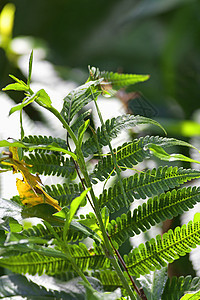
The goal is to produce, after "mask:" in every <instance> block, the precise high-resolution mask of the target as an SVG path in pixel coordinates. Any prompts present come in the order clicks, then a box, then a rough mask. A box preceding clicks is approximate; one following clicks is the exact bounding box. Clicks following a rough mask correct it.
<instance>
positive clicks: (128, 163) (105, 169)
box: [91, 135, 190, 183]
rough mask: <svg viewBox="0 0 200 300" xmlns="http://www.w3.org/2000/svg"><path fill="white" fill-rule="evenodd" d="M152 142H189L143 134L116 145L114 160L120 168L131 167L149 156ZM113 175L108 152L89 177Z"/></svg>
mask: <svg viewBox="0 0 200 300" xmlns="http://www.w3.org/2000/svg"><path fill="white" fill-rule="evenodd" d="M152 144H154V145H159V146H160V147H163V148H168V147H172V146H177V145H179V146H190V144H188V143H185V142H181V141H179V140H176V139H171V138H170V139H169V138H163V137H159V136H148V135H147V136H145V137H141V138H139V139H134V140H133V142H130V143H124V144H123V145H122V146H120V147H118V148H117V150H114V152H115V153H116V154H115V155H116V160H117V164H118V165H119V167H122V168H124V167H125V168H132V167H133V165H136V164H138V163H139V162H142V161H143V160H144V159H147V158H150V157H151V156H152V155H153V153H151V152H150V150H149V148H148V147H150V146H151V145H152ZM110 174H111V175H112V176H113V175H115V170H114V163H113V159H112V157H111V155H110V154H108V155H107V156H106V157H103V158H102V160H100V161H99V163H98V164H97V165H96V166H95V169H94V171H93V174H91V178H92V179H93V183H96V182H97V181H96V180H95V178H98V179H99V180H100V181H104V180H105V179H107V178H108V176H110Z"/></svg>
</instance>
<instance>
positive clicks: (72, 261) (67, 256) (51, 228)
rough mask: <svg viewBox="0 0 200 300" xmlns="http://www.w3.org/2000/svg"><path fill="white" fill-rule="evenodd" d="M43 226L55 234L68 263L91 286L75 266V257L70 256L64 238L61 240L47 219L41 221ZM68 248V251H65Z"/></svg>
mask: <svg viewBox="0 0 200 300" xmlns="http://www.w3.org/2000/svg"><path fill="white" fill-rule="evenodd" d="M43 222H44V224H45V226H46V227H47V229H49V231H50V232H51V233H52V234H53V235H54V236H55V238H56V240H57V241H58V243H59V244H60V246H61V248H62V250H63V253H64V254H65V255H66V258H67V259H68V260H69V261H70V263H71V264H72V267H73V269H74V271H75V272H77V274H78V275H79V276H80V277H81V278H82V279H83V281H84V282H85V283H86V284H88V285H89V286H91V284H90V282H89V281H88V279H87V278H86V276H85V275H84V274H83V272H82V271H81V270H80V268H79V267H78V266H77V264H76V262H75V259H74V258H73V257H72V256H71V254H70V253H69V250H68V245H67V243H66V240H65V241H64V243H63V241H62V240H61V239H60V237H59V236H58V234H57V233H56V231H55V230H54V228H53V227H52V226H51V225H50V224H49V223H48V222H47V221H43ZM67 250H68V251H67Z"/></svg>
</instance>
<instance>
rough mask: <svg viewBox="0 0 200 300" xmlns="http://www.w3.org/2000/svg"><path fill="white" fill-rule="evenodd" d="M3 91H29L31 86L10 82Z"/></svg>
mask: <svg viewBox="0 0 200 300" xmlns="http://www.w3.org/2000/svg"><path fill="white" fill-rule="evenodd" d="M2 91H24V92H29V87H28V86H27V85H22V84H20V83H11V84H8V85H7V86H6V87H5V88H3V89H2Z"/></svg>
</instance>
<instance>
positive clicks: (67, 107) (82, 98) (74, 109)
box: [61, 80, 101, 124]
mask: <svg viewBox="0 0 200 300" xmlns="http://www.w3.org/2000/svg"><path fill="white" fill-rule="evenodd" d="M100 81H101V80H95V81H90V82H87V83H85V84H84V85H81V86H79V87H78V88H76V89H74V90H73V91H72V92H70V93H69V94H68V95H67V96H66V97H65V98H64V104H63V108H62V111H61V114H62V116H63V117H64V119H65V120H66V122H67V123H68V124H69V123H70V122H71V120H72V119H73V117H74V116H75V115H76V114H77V113H78V112H79V111H80V110H81V109H82V108H83V107H84V106H85V105H86V104H88V103H89V102H91V101H93V100H94V99H95V98H96V97H97V96H99V95H100V94H101V92H100V91H97V90H96V89H95V86H97V85H99V83H100Z"/></svg>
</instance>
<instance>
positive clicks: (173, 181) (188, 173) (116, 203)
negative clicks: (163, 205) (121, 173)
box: [99, 166, 200, 212]
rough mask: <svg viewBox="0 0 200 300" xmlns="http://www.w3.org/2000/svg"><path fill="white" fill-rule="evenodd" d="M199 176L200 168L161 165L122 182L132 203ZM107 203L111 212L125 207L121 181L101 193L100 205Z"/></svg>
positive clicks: (129, 201) (128, 199)
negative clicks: (199, 169)
mask: <svg viewBox="0 0 200 300" xmlns="http://www.w3.org/2000/svg"><path fill="white" fill-rule="evenodd" d="M197 178H200V171H198V170H192V169H183V168H178V167H172V166H171V167H168V166H164V167H162V166H160V167H158V169H156V168H154V169H152V170H147V171H146V172H142V173H140V174H138V173H136V174H135V175H133V176H130V177H128V178H124V179H123V180H122V184H123V187H124V192H125V193H126V195H127V201H128V203H132V202H133V201H134V199H141V198H142V199H145V198H147V197H152V196H153V195H157V194H159V193H162V192H165V191H167V190H169V189H172V188H175V187H178V186H180V185H181V184H183V183H185V182H187V181H190V180H193V179H197ZM105 205H106V206H107V207H108V208H109V210H110V211H111V212H113V211H114V210H118V209H120V208H122V207H124V205H125V203H124V197H123V193H122V192H121V189H120V184H119V182H117V183H116V184H114V185H113V186H112V187H110V188H109V189H108V190H106V189H105V190H104V191H103V193H102V194H100V195H99V206H100V207H103V206H105Z"/></svg>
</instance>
